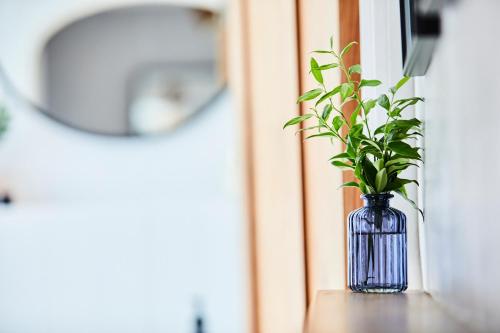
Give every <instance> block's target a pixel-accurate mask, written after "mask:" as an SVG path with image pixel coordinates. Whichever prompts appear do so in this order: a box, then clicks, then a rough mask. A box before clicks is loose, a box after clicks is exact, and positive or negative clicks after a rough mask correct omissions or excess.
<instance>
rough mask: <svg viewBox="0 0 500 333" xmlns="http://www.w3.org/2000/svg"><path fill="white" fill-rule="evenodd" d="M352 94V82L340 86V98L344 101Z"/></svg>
mask: <svg viewBox="0 0 500 333" xmlns="http://www.w3.org/2000/svg"><path fill="white" fill-rule="evenodd" d="M353 92H354V84H353V83H352V82H345V83H342V84H341V85H340V97H341V99H342V101H344V100H345V99H346V98H347V97H350V96H351V95H352V93H353Z"/></svg>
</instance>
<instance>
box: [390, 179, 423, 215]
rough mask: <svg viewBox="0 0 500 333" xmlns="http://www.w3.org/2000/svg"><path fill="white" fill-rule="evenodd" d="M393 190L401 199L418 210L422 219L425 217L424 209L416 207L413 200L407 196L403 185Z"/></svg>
mask: <svg viewBox="0 0 500 333" xmlns="http://www.w3.org/2000/svg"><path fill="white" fill-rule="evenodd" d="M394 192H396V193H397V194H399V195H400V196H401V197H402V198H403V199H405V200H406V201H408V202H409V203H410V205H411V206H412V207H413V208H415V209H417V210H418V211H419V212H420V215H422V219H425V217H424V211H423V210H421V209H420V208H418V206H417V204H416V203H415V201H413V200H411V199H410V198H408V193H406V190H405V187H404V186H402V187H401V188H398V189H395V190H394Z"/></svg>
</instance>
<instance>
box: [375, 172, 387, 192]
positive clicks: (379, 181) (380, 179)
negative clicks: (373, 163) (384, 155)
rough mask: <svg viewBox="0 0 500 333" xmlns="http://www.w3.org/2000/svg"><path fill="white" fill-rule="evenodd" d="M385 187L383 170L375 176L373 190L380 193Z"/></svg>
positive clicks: (385, 173)
mask: <svg viewBox="0 0 500 333" xmlns="http://www.w3.org/2000/svg"><path fill="white" fill-rule="evenodd" d="M386 185H387V170H386V169H385V168H383V169H382V170H380V171H379V172H377V175H376V176H375V189H376V190H377V192H382V191H383V190H384V188H385V186H386Z"/></svg>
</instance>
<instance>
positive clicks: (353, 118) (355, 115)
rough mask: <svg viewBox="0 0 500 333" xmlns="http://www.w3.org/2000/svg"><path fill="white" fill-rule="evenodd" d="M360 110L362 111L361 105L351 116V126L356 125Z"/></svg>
mask: <svg viewBox="0 0 500 333" xmlns="http://www.w3.org/2000/svg"><path fill="white" fill-rule="evenodd" d="M360 110H361V104H358V106H356V108H355V109H354V111H353V112H352V114H351V119H349V120H350V121H351V126H352V125H356V119H357V118H358V115H359V111H360Z"/></svg>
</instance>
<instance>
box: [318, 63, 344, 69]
mask: <svg viewBox="0 0 500 333" xmlns="http://www.w3.org/2000/svg"><path fill="white" fill-rule="evenodd" d="M336 67H339V64H335V63H332V64H326V65H321V66H319V67H318V68H319V69H320V70H322V71H325V70H327V69H332V68H336Z"/></svg>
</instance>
